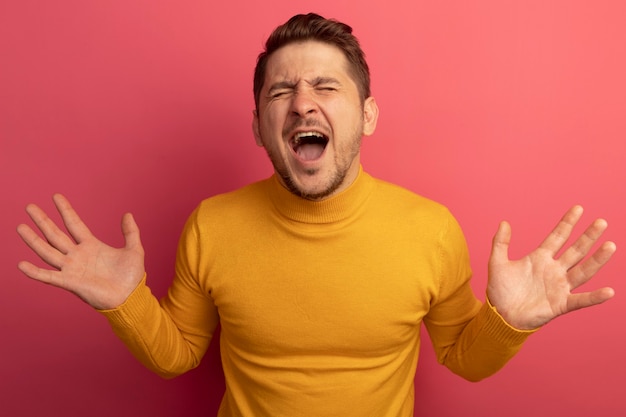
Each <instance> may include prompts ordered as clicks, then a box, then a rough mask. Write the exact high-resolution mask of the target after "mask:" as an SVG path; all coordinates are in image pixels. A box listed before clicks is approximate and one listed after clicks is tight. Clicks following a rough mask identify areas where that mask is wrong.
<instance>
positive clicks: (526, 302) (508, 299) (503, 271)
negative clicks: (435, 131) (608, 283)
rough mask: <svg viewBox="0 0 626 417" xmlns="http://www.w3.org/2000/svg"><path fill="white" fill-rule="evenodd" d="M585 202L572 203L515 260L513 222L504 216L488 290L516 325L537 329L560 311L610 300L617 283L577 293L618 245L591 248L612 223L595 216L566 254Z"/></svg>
mask: <svg viewBox="0 0 626 417" xmlns="http://www.w3.org/2000/svg"><path fill="white" fill-rule="evenodd" d="M582 212H583V210H582V207H580V206H575V207H573V208H571V209H570V210H569V211H568V212H567V213H566V214H565V216H563V218H562V219H561V221H560V222H559V224H558V225H557V226H556V227H555V228H554V230H553V231H552V232H551V233H550V234H549V235H548V237H547V238H546V239H545V240H544V241H543V243H542V244H541V245H540V246H539V247H538V248H537V249H535V250H534V251H533V252H531V253H530V254H529V255H527V256H525V257H523V258H522V259H519V260H509V258H508V248H509V243H510V240H511V228H510V226H509V224H508V223H506V222H503V223H501V224H500V228H499V229H498V232H497V233H496V235H495V237H494V239H493V247H492V252H491V257H490V260H489V283H488V287H487V296H488V298H489V300H490V302H491V304H492V305H493V306H495V307H496V309H497V310H498V312H499V313H500V314H501V315H502V317H503V318H504V319H505V320H506V321H507V323H509V324H510V325H511V326H513V327H515V328H518V329H535V328H538V327H540V326H542V325H544V324H546V323H548V322H549V321H550V320H552V319H554V318H556V317H557V316H559V315H562V314H565V313H568V312H570V311H574V310H578V309H581V308H584V307H590V306H593V305H596V304H600V303H603V302H604V301H607V300H608V299H610V298H611V297H613V295H614V291H613V289H612V288H600V289H596V290H594V291H590V292H581V293H572V291H573V290H574V289H576V288H578V287H579V286H581V285H582V284H584V283H586V282H587V281H589V280H590V279H591V278H592V277H593V276H594V275H595V274H596V272H598V271H599V270H600V268H602V267H603V266H604V265H605V264H606V263H607V262H608V261H609V259H610V258H611V256H612V255H613V253H614V252H615V250H616V247H615V244H614V243H613V242H605V243H603V244H602V245H601V246H600V247H599V248H598V249H597V250H596V251H595V252H594V253H593V254H592V255H591V256H589V257H587V255H588V254H589V252H590V251H591V248H592V247H593V246H594V244H595V243H596V242H597V241H598V239H599V238H600V237H601V236H602V234H603V233H604V231H605V229H606V228H607V223H606V221H604V220H602V219H598V220H596V221H594V222H593V223H592V224H591V225H590V226H589V227H588V228H587V229H586V230H585V231H584V233H583V234H582V235H581V236H580V237H578V239H577V240H576V241H575V242H574V243H573V244H572V245H571V246H569V247H567V248H566V249H565V250H564V251H563V252H562V254H561V255H560V256H557V255H558V253H559V252H560V251H561V249H563V248H564V246H565V244H566V242H567V240H568V238H569V237H570V235H571V233H572V230H573V228H574V226H575V225H576V223H578V221H579V220H580V217H581V216H582Z"/></svg>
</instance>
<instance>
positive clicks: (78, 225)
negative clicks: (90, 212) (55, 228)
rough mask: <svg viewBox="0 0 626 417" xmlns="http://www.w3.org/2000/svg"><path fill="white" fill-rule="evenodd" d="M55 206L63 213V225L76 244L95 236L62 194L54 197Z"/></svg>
mask: <svg viewBox="0 0 626 417" xmlns="http://www.w3.org/2000/svg"><path fill="white" fill-rule="evenodd" d="M52 199H53V201H54V204H55V205H56V207H57V210H59V213H61V218H62V219H63V223H64V224H65V227H66V228H67V230H68V232H70V234H71V235H72V237H73V238H74V240H76V242H78V243H80V242H83V241H85V240H87V239H89V238H90V237H92V236H93V235H92V234H91V231H90V230H89V228H88V227H87V226H86V225H85V223H84V222H83V221H82V220H81V219H80V217H79V216H78V214H77V213H76V211H75V210H74V208H73V207H72V205H71V204H70V202H69V201H68V199H67V198H65V197H64V196H63V195H61V194H55V195H54V196H53V197H52Z"/></svg>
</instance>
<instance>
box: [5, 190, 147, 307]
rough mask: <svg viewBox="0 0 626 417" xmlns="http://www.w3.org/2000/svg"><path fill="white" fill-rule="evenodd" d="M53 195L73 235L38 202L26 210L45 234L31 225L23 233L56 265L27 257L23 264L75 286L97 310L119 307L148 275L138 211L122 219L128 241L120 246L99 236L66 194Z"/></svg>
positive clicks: (44, 277) (34, 274)
mask: <svg viewBox="0 0 626 417" xmlns="http://www.w3.org/2000/svg"><path fill="white" fill-rule="evenodd" d="M53 200H54V204H55V205H56V207H57V210H58V211H59V213H60V214H61V218H62V219H63V223H64V224H65V227H66V229H67V231H68V232H69V235H68V234H67V233H65V232H64V231H63V230H61V229H60V228H59V227H58V226H57V225H56V224H55V223H54V222H53V221H52V220H51V219H50V217H48V215H47V214H46V213H45V212H44V211H43V210H41V209H40V208H39V207H37V206H36V205H34V204H29V205H28V206H27V207H26V212H27V213H28V215H29V216H30V218H31V219H32V220H33V222H34V223H35V225H36V226H37V228H39V230H40V231H41V233H42V234H43V236H44V237H45V239H42V238H41V237H40V236H39V235H38V234H37V233H35V231H33V229H32V228H30V227H29V226H27V225H25V224H21V225H19V226H18V228H17V232H18V234H19V235H20V237H21V238H22V239H23V240H24V242H26V244H27V245H28V246H29V247H30V248H31V249H32V250H33V251H34V252H35V253H36V254H37V255H38V256H39V257H40V258H41V259H42V260H43V261H44V262H46V263H47V264H48V265H50V266H51V267H52V268H54V269H46V268H39V267H37V266H35V265H33V264H32V263H30V262H26V261H22V262H20V263H19V264H18V268H19V269H20V270H21V271H22V272H23V273H24V274H26V275H27V276H28V277H30V278H32V279H35V280H38V281H41V282H44V283H46V284H50V285H54V286H56V287H59V288H63V289H65V290H68V291H71V292H72V293H74V294H76V295H77V296H78V297H80V298H81V299H82V300H83V301H85V302H86V303H87V304H89V305H91V306H92V307H94V308H96V309H99V310H107V309H112V308H115V307H118V306H119V305H121V304H122V303H123V302H124V301H125V300H126V299H127V298H128V296H129V295H130V294H131V293H132V292H133V290H134V289H135V288H136V287H137V285H138V284H139V283H140V282H141V280H142V279H143V277H144V275H145V268H144V250H143V247H142V245H141V240H140V238H139V228H138V227H137V224H136V223H135V220H134V219H133V217H132V215H130V214H125V215H124V217H123V218H122V233H123V234H124V240H125V246H124V247H123V248H120V249H117V248H112V247H110V246H108V245H106V244H104V243H103V242H101V241H100V240H98V239H96V237H95V236H94V235H93V234H92V233H91V231H90V230H89V229H88V228H87V226H86V225H85V223H83V221H82V220H81V219H80V217H78V214H77V213H76V211H74V209H73V208H72V206H71V205H70V203H69V201H68V200H67V199H66V198H65V197H63V196H62V195H60V194H55V195H54V196H53Z"/></svg>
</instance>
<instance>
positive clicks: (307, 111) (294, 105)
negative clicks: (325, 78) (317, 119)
mask: <svg viewBox="0 0 626 417" xmlns="http://www.w3.org/2000/svg"><path fill="white" fill-rule="evenodd" d="M317 110H318V107H317V102H316V101H315V97H313V94H312V92H310V91H308V90H307V89H298V90H297V91H296V92H295V94H294V95H293V97H292V101H291V111H292V113H293V114H294V115H297V116H300V117H306V116H309V115H311V114H314V113H315V112H317Z"/></svg>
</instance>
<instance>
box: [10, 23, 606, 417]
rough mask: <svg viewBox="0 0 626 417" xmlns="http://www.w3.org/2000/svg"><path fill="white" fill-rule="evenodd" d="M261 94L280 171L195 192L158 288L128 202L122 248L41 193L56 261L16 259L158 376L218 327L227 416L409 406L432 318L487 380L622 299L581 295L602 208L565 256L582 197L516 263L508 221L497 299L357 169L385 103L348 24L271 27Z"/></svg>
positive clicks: (447, 241) (499, 243)
mask: <svg viewBox="0 0 626 417" xmlns="http://www.w3.org/2000/svg"><path fill="white" fill-rule="evenodd" d="M254 95H255V103H256V109H255V111H254V114H253V132H254V136H255V138H256V141H257V144H258V145H260V146H263V147H264V148H265V149H266V151H267V153H268V156H269V158H270V159H271V161H272V164H273V166H274V169H275V175H274V176H272V177H271V178H269V179H266V180H263V181H260V182H257V183H254V184H251V185H249V186H247V187H244V188H242V189H240V190H237V191H234V192H231V193H228V194H224V195H219V196H215V197H212V198H209V199H207V200H205V201H203V202H202V203H201V204H200V206H199V207H198V208H197V209H196V210H195V211H194V213H193V214H192V215H191V216H190V218H189V220H188V221H187V224H186V226H185V228H184V230H183V233H182V237H181V240H180V243H179V248H178V252H177V261H176V274H175V278H174V281H173V283H172V285H171V287H170V289H169V291H168V295H167V296H166V297H164V298H163V299H162V300H160V301H157V300H156V299H155V297H154V296H153V295H152V294H151V292H150V290H149V288H148V287H147V285H146V279H145V275H146V274H145V271H144V263H143V256H144V254H143V248H142V246H141V243H140V239H139V230H138V227H137V225H136V224H135V222H134V220H133V218H132V216H130V215H125V217H124V219H123V224H122V229H123V233H124V236H125V241H126V245H125V247H124V248H122V249H114V248H110V247H108V246H106V245H105V244H103V243H102V242H100V241H99V240H97V239H96V238H95V237H94V236H93V235H92V234H91V233H90V232H89V230H88V229H87V227H86V226H85V225H84V223H83V222H82V221H81V220H80V218H79V217H78V215H77V214H76V213H75V212H74V210H73V209H72V208H71V206H70V204H69V202H68V201H67V200H66V199H65V198H64V197H62V196H60V195H56V196H55V197H54V201H55V204H56V206H57V208H58V210H59V212H60V213H61V215H62V218H63V221H64V223H65V225H66V227H67V230H68V231H69V233H70V235H71V237H70V236H68V235H67V234H65V233H63V232H62V231H61V230H60V229H59V228H58V227H57V226H56V225H55V224H54V223H53V222H52V221H51V220H50V219H49V217H48V216H47V215H46V214H45V213H44V212H43V211H41V210H40V209H39V208H38V207H36V206H34V205H30V206H28V208H27V211H28V213H29V215H30V216H31V218H32V219H33V221H34V222H35V224H36V225H37V227H38V228H39V229H40V230H41V231H42V232H43V234H44V236H45V238H46V240H43V239H41V238H39V237H38V236H37V234H36V233H35V232H34V231H33V230H32V229H31V228H29V227H28V226H25V225H20V226H19V227H18V232H19V234H20V235H21V237H22V238H23V239H24V241H25V242H26V243H27V244H28V245H29V246H30V247H31V248H32V249H33V250H34V251H35V252H36V253H37V254H38V255H39V256H40V257H41V258H42V259H43V260H44V261H45V262H47V263H48V264H49V265H51V266H52V267H53V268H54V269H53V270H46V269H41V268H37V267H35V266H34V265H32V264H30V263H28V262H22V263H20V265H19V267H20V269H21V270H22V271H23V272H24V273H25V274H26V275H27V276H29V277H31V278H34V279H37V280H40V281H43V282H46V283H50V284H53V285H56V286H59V287H61V288H64V289H67V290H69V291H72V292H74V293H75V294H76V295H78V296H79V297H80V298H82V299H83V300H84V301H86V302H87V303H89V304H90V305H91V306H93V307H94V308H96V309H98V310H100V311H102V313H103V314H104V315H105V316H106V317H107V319H108V320H109V322H110V323H111V325H112V327H113V329H114V331H115V332H116V334H117V335H118V336H119V337H120V338H121V339H122V340H123V341H124V343H125V344H126V345H127V346H128V347H129V349H130V350H131V351H132V352H133V354H134V355H135V356H136V357H137V358H138V359H139V360H140V361H142V363H144V364H145V365H146V366H147V367H149V368H150V369H152V370H154V371H155V372H157V373H159V374H160V375H162V376H164V377H172V376H175V375H178V374H180V373H182V372H185V371H187V370H189V369H191V368H193V367H195V366H197V365H198V363H199V361H200V360H201V357H202V355H203V354H204V352H205V351H206V349H207V347H208V345H209V342H210V340H211V336H212V334H213V331H214V330H215V328H216V326H217V324H218V322H219V323H221V328H222V333H221V339H220V347H221V355H222V362H223V367H224V374H225V378H226V392H225V395H224V398H223V401H222V404H221V407H220V416H293V415H303V414H304V415H312V416H331V415H336V416H412V414H413V391H414V387H413V379H414V373H415V368H416V364H417V360H418V352H419V344H420V335H419V331H420V326H421V323H422V322H424V323H425V325H426V328H427V329H428V332H429V335H430V337H431V339H432V342H433V345H434V347H435V351H436V353H437V357H438V360H439V361H440V362H441V363H443V364H444V365H446V366H447V367H448V368H450V369H451V370H452V371H453V372H455V373H457V374H459V375H461V376H463V377H464V378H467V379H469V380H480V379H482V378H484V377H487V376H489V375H491V374H492V373H494V372H496V371H497V370H498V369H500V368H501V367H502V366H503V365H504V364H505V363H506V361H507V360H508V359H510V358H511V357H512V356H513V355H514V354H515V353H516V352H517V351H518V350H519V348H520V347H521V345H522V343H523V341H524V340H525V339H526V338H527V337H528V335H529V334H531V333H532V331H533V330H534V329H537V328H539V327H540V326H542V325H544V324H546V323H547V322H549V321H550V320H552V319H553V318H555V317H557V316H558V315H560V314H564V313H567V312H569V311H572V310H575V309H579V308H583V307H588V306H592V305H595V304H599V303H602V302H604V301H606V300H608V299H610V298H611V297H612V296H613V290H612V289H610V288H602V289H598V290H595V291H592V292H588V293H580V294H572V293H571V292H570V291H571V290H573V289H574V288H576V287H578V286H579V285H581V284H583V283H584V282H587V281H588V280H589V279H590V278H591V277H592V276H593V275H594V274H595V273H596V272H597V271H598V270H599V269H600V268H601V267H602V266H603V265H604V264H605V263H606V262H608V260H609V258H610V257H611V255H612V254H613V253H614V252H615V245H614V244H613V243H612V242H606V243H604V244H603V245H602V246H601V247H600V248H599V249H598V250H597V251H596V252H594V253H593V254H592V255H591V256H590V257H589V258H588V259H587V260H584V261H583V258H585V256H586V255H587V254H588V252H589V251H590V250H591V247H592V246H593V244H594V243H595V242H596V241H597V240H598V239H599V238H600V237H601V235H602V233H603V231H604V230H605V229H606V226H607V225H606V222H605V221H604V220H596V221H595V222H593V223H592V224H591V225H590V226H589V227H588V228H587V230H586V231H585V232H584V233H583V235H581V236H580V237H579V238H578V239H577V240H576V242H575V243H574V244H573V245H572V246H570V247H568V248H567V249H565V250H564V251H563V252H562V254H561V255H560V256H559V257H558V258H556V254H557V252H560V250H561V249H562V247H563V246H564V244H565V242H566V240H567V239H568V237H569V236H570V234H571V231H572V228H573V227H574V225H575V224H576V223H577V221H578V220H579V218H580V216H581V215H582V209H581V208H580V207H574V208H572V209H571V210H569V211H568V212H567V213H566V214H565V216H564V217H563V219H562V220H561V222H560V223H559V224H558V225H557V227H556V228H555V229H554V231H553V232H552V233H550V234H549V236H548V237H547V238H546V240H545V241H544V242H543V243H542V245H541V246H540V247H539V248H538V249H537V250H535V251H534V252H532V253H531V254H529V255H528V256H526V257H525V258H523V259H522V260H520V261H515V262H512V261H509V260H508V256H507V248H508V245H509V240H510V235H511V232H510V228H509V226H508V224H506V223H502V224H501V226H500V228H499V230H498V231H497V233H496V235H495V237H494V241H493V249H492V255H491V259H490V270H489V282H488V288H487V298H488V302H487V303H485V304H482V303H480V302H479V301H478V300H477V299H476V298H475V297H474V295H473V293H472V291H471V288H470V286H469V279H470V275H471V271H470V267H469V259H468V253H467V247H466V244H465V241H464V238H463V234H462V232H461V230H460V228H459V226H458V224H457V223H456V221H455V220H454V218H453V217H452V216H451V215H450V213H449V212H448V211H447V210H446V209H445V208H444V207H442V206H441V205H439V204H437V203H434V202H432V201H429V200H427V199H425V198H422V197H420V196H417V195H415V194H413V193H410V192H409V191H406V190H404V189H401V188H400V187H397V186H394V185H391V184H388V183H385V182H383V181H380V180H377V179H374V178H372V177H371V176H369V175H368V174H367V173H365V172H364V171H363V170H362V168H361V165H360V141H361V138H362V136H364V135H371V134H372V133H373V132H374V130H375V128H376V121H377V117H378V107H377V105H376V101H375V100H374V98H373V97H371V95H370V89H369V71H368V68H367V64H366V62H365V60H364V57H363V53H362V51H361V49H360V47H359V45H358V42H357V40H356V38H354V37H353V36H352V34H351V29H350V27H348V26H346V25H345V24H342V23H339V22H336V21H332V20H326V19H324V18H322V17H320V16H318V15H314V14H309V15H298V16H294V17H293V18H292V19H290V20H289V21H288V22H287V23H285V24H284V25H282V26H280V27H279V28H277V29H276V30H275V31H274V32H273V33H272V35H271V36H270V38H269V39H268V41H267V43H266V50H265V51H264V52H263V53H262V54H261V55H260V56H259V60H258V62H257V67H256V70H255V77H254Z"/></svg>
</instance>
